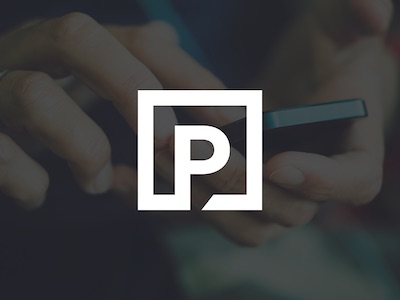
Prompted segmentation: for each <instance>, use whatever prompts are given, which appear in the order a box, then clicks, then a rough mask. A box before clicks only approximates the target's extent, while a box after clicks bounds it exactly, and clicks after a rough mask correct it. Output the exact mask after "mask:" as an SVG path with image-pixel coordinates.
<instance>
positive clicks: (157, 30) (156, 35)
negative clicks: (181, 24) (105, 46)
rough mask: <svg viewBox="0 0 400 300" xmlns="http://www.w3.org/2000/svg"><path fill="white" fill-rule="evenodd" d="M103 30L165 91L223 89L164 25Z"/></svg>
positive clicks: (165, 24) (217, 80)
mask: <svg viewBox="0 0 400 300" xmlns="http://www.w3.org/2000/svg"><path fill="white" fill-rule="evenodd" d="M107 29H108V30H109V31H110V32H111V33H112V34H113V35H114V36H115V37H116V38H117V39H118V40H119V41H120V42H121V43H122V44H123V45H124V46H125V47H126V48H127V49H128V50H129V51H130V52H131V53H133V54H134V56H135V57H136V58H138V59H139V60H140V61H141V62H143V63H144V64H145V65H146V66H147V67H148V68H149V69H150V70H151V71H152V72H153V74H154V75H155V76H156V77H157V78H158V79H159V80H160V81H161V83H162V84H163V86H164V87H166V88H169V89H179V88H180V89H182V88H185V89H223V88H224V84H223V83H222V82H221V81H220V80H219V79H218V78H217V77H216V76H215V75H213V74H212V73H211V72H210V71H209V70H207V69H206V68H204V67H203V66H202V65H200V64H199V63H198V62H197V61H195V60H194V59H193V58H192V57H190V55H189V54H187V53H186V52H185V51H184V50H183V49H182V48H181V47H180V46H179V40H178V36H177V33H176V32H175V30H174V28H173V27H172V26H171V25H169V24H168V23H166V22H161V21H156V22H152V23H149V24H148V25H145V26H140V27H132V26H129V27H127V26H108V27H107Z"/></svg>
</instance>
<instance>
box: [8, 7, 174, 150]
mask: <svg viewBox="0 0 400 300" xmlns="http://www.w3.org/2000/svg"><path fill="white" fill-rule="evenodd" d="M14 45H19V47H18V49H17V50H15V47H14ZM0 46H1V47H0V48H1V50H0V54H2V55H0V56H1V57H2V58H3V57H4V58H3V59H0V65H2V66H3V67H4V68H8V69H17V68H19V69H21V68H24V69H26V68H29V69H34V70H42V71H49V72H50V73H51V72H56V71H57V69H60V68H64V69H67V70H70V71H71V73H72V74H73V75H75V76H76V77H77V78H79V79H81V80H82V81H83V82H84V83H85V84H86V85H88V86H89V87H90V88H92V89H93V90H94V91H95V92H96V94H98V95H99V96H101V97H103V98H105V99H109V100H112V102H113V103H114V104H115V106H116V107H117V108H118V110H119V111H120V112H121V114H122V115H123V116H124V117H125V119H126V120H127V122H128V123H129V125H130V126H131V127H132V128H133V129H134V130H136V129H137V90H139V89H161V85H160V83H159V81H158V80H157V79H156V78H155V76H154V75H153V74H152V73H151V72H150V71H149V69H148V68H147V67H146V66H145V65H144V64H142V63H141V62H140V61H139V60H137V59H136V58H135V57H133V56H132V54H131V53H130V52H129V51H128V50H127V49H126V48H125V47H124V46H123V45H121V43H119V42H118V41H117V40H116V39H115V38H114V37H113V36H112V35H111V34H110V33H109V32H108V31H107V30H106V29H104V28H103V27H102V26H101V25H99V24H98V23H97V22H96V21H94V20H93V19H92V18H90V17H89V16H87V15H84V14H80V13H72V14H68V15H65V16H63V17H61V18H57V19H53V20H50V21H47V22H44V23H41V24H39V25H38V26H33V27H30V28H29V29H27V30H22V31H20V32H18V33H16V34H14V35H12V36H10V37H8V38H7V39H5V40H2V41H1V44H0ZM43 66H44V67H45V68H46V67H47V68H46V69H45V70H43V68H44V67H43ZM165 119H166V123H164V124H162V126H160V127H156V128H155V133H156V138H157V139H159V140H160V141H164V143H165V144H168V143H169V139H170V136H171V135H172V133H173V128H174V127H173V126H174V124H175V123H176V120H175V116H174V113H173V111H172V109H170V112H169V114H167V115H166V116H165Z"/></svg>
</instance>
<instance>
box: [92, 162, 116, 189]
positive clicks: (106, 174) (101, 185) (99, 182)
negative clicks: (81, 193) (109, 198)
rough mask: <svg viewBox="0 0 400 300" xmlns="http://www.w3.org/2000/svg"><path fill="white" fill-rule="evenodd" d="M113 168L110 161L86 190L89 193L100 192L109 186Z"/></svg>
mask: <svg viewBox="0 0 400 300" xmlns="http://www.w3.org/2000/svg"><path fill="white" fill-rule="evenodd" d="M112 174H113V168H112V165H111V162H109V163H107V165H106V166H105V167H104V168H103V169H102V170H101V171H100V173H99V174H98V175H97V177H96V178H95V179H94V181H93V183H92V184H91V185H90V186H89V188H88V192H89V193H91V194H102V193H105V192H107V191H108V190H109V189H110V187H111V181H112Z"/></svg>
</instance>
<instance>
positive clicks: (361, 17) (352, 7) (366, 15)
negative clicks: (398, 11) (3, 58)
mask: <svg viewBox="0 0 400 300" xmlns="http://www.w3.org/2000/svg"><path fill="white" fill-rule="evenodd" d="M392 14H393V3H392V1H391V0H350V1H349V0H340V1H338V0H326V1H321V2H318V4H317V10H316V15H317V19H318V20H319V22H320V23H321V25H322V26H323V28H324V29H325V30H326V32H327V33H328V34H329V35H330V36H331V37H333V38H334V40H336V41H337V42H339V43H342V42H343V41H346V40H353V39H354V38H357V37H360V36H367V35H380V34H384V33H385V32H386V31H387V29H388V27H389V24H390V21H391V16H392Z"/></svg>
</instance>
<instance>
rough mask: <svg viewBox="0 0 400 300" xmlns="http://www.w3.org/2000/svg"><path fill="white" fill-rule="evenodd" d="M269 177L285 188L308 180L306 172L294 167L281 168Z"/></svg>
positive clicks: (293, 186)
mask: <svg viewBox="0 0 400 300" xmlns="http://www.w3.org/2000/svg"><path fill="white" fill-rule="evenodd" d="M269 179H270V180H271V181H272V182H274V183H276V184H278V185H280V186H282V187H285V188H295V187H297V186H299V185H301V184H302V183H304V181H305V180H306V178H305V176H304V174H303V173H302V172H301V171H300V170H299V169H296V168H294V167H283V168H280V169H278V170H276V171H274V172H272V174H271V175H270V176H269Z"/></svg>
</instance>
